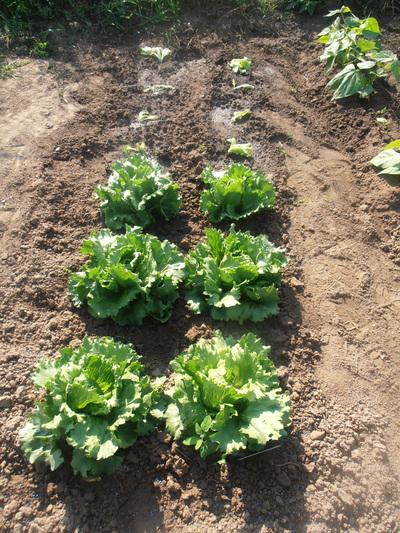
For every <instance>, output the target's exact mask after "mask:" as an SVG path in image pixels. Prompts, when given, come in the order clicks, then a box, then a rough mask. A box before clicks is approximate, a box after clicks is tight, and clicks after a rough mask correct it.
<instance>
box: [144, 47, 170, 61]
mask: <svg viewBox="0 0 400 533" xmlns="http://www.w3.org/2000/svg"><path fill="white" fill-rule="evenodd" d="M171 53H172V51H171V50H170V49H169V48H162V47H161V46H143V47H142V48H140V54H141V55H142V56H145V57H154V58H155V59H157V60H158V62H159V63H163V61H164V59H166V58H167V57H168V56H170V55H171Z"/></svg>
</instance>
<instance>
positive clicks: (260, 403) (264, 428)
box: [164, 332, 290, 459]
mask: <svg viewBox="0 0 400 533" xmlns="http://www.w3.org/2000/svg"><path fill="white" fill-rule="evenodd" d="M269 352H270V348H269V347H266V346H263V345H262V343H261V340H260V339H258V338H257V337H256V336H255V335H253V334H252V333H249V334H247V335H244V336H243V337H242V338H241V339H239V340H238V341H237V342H236V341H235V339H233V338H232V337H228V338H226V339H224V338H223V336H222V335H221V333H219V332H217V333H216V335H215V336H214V337H213V338H212V339H211V340H201V341H199V342H198V343H197V344H194V345H192V346H190V347H189V348H188V349H187V350H186V351H185V352H184V353H182V354H181V355H179V356H178V357H176V358H175V359H174V360H173V361H172V362H171V366H172V369H173V371H174V373H173V374H172V379H173V382H174V385H173V386H172V387H171V388H170V389H169V390H167V395H168V396H169V405H168V408H167V410H166V412H165V415H164V416H165V419H166V427H167V430H168V431H169V432H170V433H171V434H172V435H173V436H174V438H175V439H182V440H183V443H184V444H186V445H188V446H194V447H195V449H196V450H199V452H200V455H201V457H203V458H205V457H207V456H208V455H210V454H214V453H217V454H220V455H222V459H224V458H225V457H226V456H227V455H230V454H232V453H236V452H239V451H240V450H244V449H248V450H250V451H259V450H262V449H263V448H265V445H266V444H267V443H268V442H270V441H276V440H278V439H280V438H281V437H284V436H286V428H287V427H288V425H289V424H290V404H289V399H288V396H287V395H286V394H285V393H283V392H282V390H281V388H280V385H279V380H278V378H277V374H276V369H275V367H274V364H273V362H272V361H271V360H270V359H269V357H268V354H269Z"/></svg>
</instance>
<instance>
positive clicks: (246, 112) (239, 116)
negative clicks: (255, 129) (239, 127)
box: [232, 109, 251, 123]
mask: <svg viewBox="0 0 400 533" xmlns="http://www.w3.org/2000/svg"><path fill="white" fill-rule="evenodd" d="M250 116H251V109H243V111H235V112H234V113H233V116H232V122H233V123H235V122H242V121H243V120H245V119H247V118H249V117H250Z"/></svg>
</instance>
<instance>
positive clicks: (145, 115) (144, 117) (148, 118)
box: [137, 109, 160, 122]
mask: <svg viewBox="0 0 400 533" xmlns="http://www.w3.org/2000/svg"><path fill="white" fill-rule="evenodd" d="M137 119H138V121H139V122H156V121H157V120H160V117H159V116H158V115H152V114H151V113H150V112H149V111H147V109H145V110H143V111H140V113H139V114H138V117H137Z"/></svg>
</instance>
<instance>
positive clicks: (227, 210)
mask: <svg viewBox="0 0 400 533" xmlns="http://www.w3.org/2000/svg"><path fill="white" fill-rule="evenodd" d="M201 178H202V180H203V182H204V183H205V184H206V186H207V187H208V188H207V189H206V190H205V191H204V192H203V193H202V195H201V200H200V209H201V210H202V211H204V212H205V213H208V214H209V216H210V218H211V221H212V222H214V223H216V222H220V221H221V220H223V219H224V218H228V219H233V220H239V219H240V218H244V217H247V216H249V215H251V214H253V213H257V212H258V211H260V210H261V209H266V208H271V207H273V206H274V204H275V188H274V186H273V185H272V183H270V182H269V181H268V179H267V178H266V177H265V176H264V174H263V173H262V172H260V171H258V170H257V171H253V170H251V168H249V167H247V166H246V165H240V164H232V165H230V166H229V167H228V168H227V169H226V170H224V171H221V172H219V171H215V170H213V169H212V168H207V169H206V170H204V171H203V173H202V174H201Z"/></svg>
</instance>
